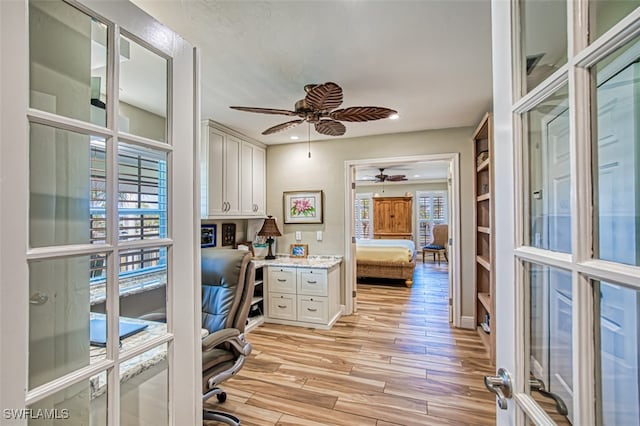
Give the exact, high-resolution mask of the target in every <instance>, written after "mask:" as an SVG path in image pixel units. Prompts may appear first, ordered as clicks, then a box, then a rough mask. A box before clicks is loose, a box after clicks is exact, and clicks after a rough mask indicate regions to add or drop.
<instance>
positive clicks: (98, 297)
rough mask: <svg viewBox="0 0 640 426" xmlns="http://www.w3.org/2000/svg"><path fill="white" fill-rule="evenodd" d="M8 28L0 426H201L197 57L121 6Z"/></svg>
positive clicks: (27, 9) (49, 10)
mask: <svg viewBox="0 0 640 426" xmlns="http://www.w3.org/2000/svg"><path fill="white" fill-rule="evenodd" d="M0 19H1V26H0V28H1V30H0V32H1V34H0V42H1V43H2V52H3V54H2V55H3V60H2V65H1V66H2V68H1V76H2V81H1V84H2V99H1V100H0V102H1V112H2V129H1V130H0V131H1V132H2V133H1V135H2V139H1V145H0V147H1V155H0V159H1V160H0V161H1V163H0V173H1V175H2V181H1V182H0V185H1V186H0V205H1V206H2V211H1V215H0V229H1V233H2V241H1V242H0V250H1V253H2V255H1V256H0V276H1V277H2V285H1V286H0V292H1V298H0V333H1V334H0V336H1V339H2V342H3V343H2V351H1V355H0V356H1V357H2V359H1V362H0V402H1V403H0V406H1V407H2V408H3V411H2V413H1V416H2V420H0V423H2V424H5V423H6V424H34V425H54V424H65V425H66V424H68V425H78V426H80V425H82V426H87V425H91V426H94V425H96V426H97V425H110V426H113V425H175V424H180V425H182V424H196V423H197V422H198V421H199V419H200V417H199V416H200V410H199V407H200V401H201V398H200V378H199V371H200V368H199V366H200V362H199V357H200V353H199V350H198V348H199V345H197V341H198V336H197V333H196V331H197V330H198V329H199V324H198V320H199V315H198V314H199V310H198V309H197V305H198V304H197V303H196V302H195V301H197V300H198V299H199V297H198V296H199V294H198V292H197V291H198V286H197V283H196V280H197V269H196V265H197V256H198V248H197V247H198V245H197V244H196V242H195V238H194V236H195V231H196V229H197V227H196V225H197V221H196V217H197V209H195V206H196V203H197V193H198V192H197V191H196V186H195V185H194V182H197V176H196V175H195V172H194V171H195V170H198V169H197V167H194V165H195V164H197V158H196V157H195V153H196V152H197V150H196V141H197V134H196V132H197V130H196V129H197V125H196V121H197V120H195V117H197V113H198V111H197V107H196V98H197V97H196V95H195V90H196V84H195V83H196V81H197V78H196V74H195V69H196V59H195V52H194V49H193V47H192V46H190V45H189V44H188V43H186V42H185V41H184V40H183V39H182V38H180V37H179V36H178V35H176V34H174V33H172V32H171V31H169V30H168V29H166V28H164V27H162V26H161V25H160V24H159V23H158V22H156V21H154V20H153V19H152V18H151V17H149V16H148V15H146V14H145V13H144V12H142V11H141V10H140V9H138V8H136V7H135V6H133V5H132V4H131V3H129V2H126V1H113V2H101V1H90V0H88V1H67V0H65V1H63V0H25V1H22V0H20V1H6V2H5V1H3V2H1V3H0ZM175 312H180V315H174V313H175ZM162 317H164V318H165V319H161V318H162ZM177 347H180V350H179V351H178V350H176V348H177Z"/></svg>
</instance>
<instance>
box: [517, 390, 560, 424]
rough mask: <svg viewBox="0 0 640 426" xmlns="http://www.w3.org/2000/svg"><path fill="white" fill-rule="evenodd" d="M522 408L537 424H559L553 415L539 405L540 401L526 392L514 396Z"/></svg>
mask: <svg viewBox="0 0 640 426" xmlns="http://www.w3.org/2000/svg"><path fill="white" fill-rule="evenodd" d="M513 398H514V399H515V401H516V402H517V403H518V405H519V406H520V408H522V410H523V411H524V412H525V413H526V414H527V415H528V416H529V418H530V419H535V424H536V426H557V425H556V422H554V421H553V420H552V419H551V417H549V415H548V414H547V413H546V412H545V411H544V410H543V409H542V408H540V406H539V405H538V403H537V402H536V401H535V400H534V399H533V398H531V396H529V395H527V394H525V393H517V394H515V395H514V396H513Z"/></svg>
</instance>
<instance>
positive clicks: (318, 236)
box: [316, 231, 322, 241]
mask: <svg viewBox="0 0 640 426" xmlns="http://www.w3.org/2000/svg"><path fill="white" fill-rule="evenodd" d="M316 240H318V241H322V231H318V232H316Z"/></svg>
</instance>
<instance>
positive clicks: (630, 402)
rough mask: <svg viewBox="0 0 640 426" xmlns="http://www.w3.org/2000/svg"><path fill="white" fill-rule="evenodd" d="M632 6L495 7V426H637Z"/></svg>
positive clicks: (639, 45)
mask: <svg viewBox="0 0 640 426" xmlns="http://www.w3.org/2000/svg"><path fill="white" fill-rule="evenodd" d="M638 6H640V2H638V1H587V0H580V1H577V0H576V1H569V0H564V1H561V0H558V1H531V0H512V1H509V2H506V1H502V0H494V1H493V2H492V29H493V71H494V121H495V128H496V132H495V142H494V143H495V146H496V160H495V163H496V164H499V165H500V167H497V168H496V171H495V173H496V193H497V194H496V223H499V224H500V225H501V226H500V227H498V228H497V229H496V242H497V245H496V252H497V256H496V257H497V259H498V262H497V263H496V287H497V289H496V292H497V294H496V306H497V307H499V309H498V312H497V314H498V315H497V317H496V326H497V330H496V332H497V335H496V340H497V347H498V350H497V359H496V365H497V367H503V368H505V369H506V370H508V371H509V372H510V386H507V385H506V382H509V380H508V378H507V375H506V374H504V373H503V374H501V375H499V376H496V377H494V378H490V380H489V382H488V386H489V387H492V385H494V386H493V387H494V389H495V388H499V389H500V390H504V391H506V390H507V388H509V390H510V391H511V395H509V392H502V393H503V394H504V398H502V402H503V404H501V408H504V410H501V409H498V410H497V420H498V424H499V425H507V424H516V425H526V424H561V425H570V424H573V425H607V426H608V425H622V424H624V425H640V356H639V355H638V354H639V353H640V350H639V348H640V346H639V343H640V326H639V324H640V131H639V129H640V66H639V65H638V63H639V62H640V9H638ZM514 212H515V215H514ZM503 384H504V386H503ZM505 403H506V404H505Z"/></svg>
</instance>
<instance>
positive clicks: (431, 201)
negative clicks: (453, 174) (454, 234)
mask: <svg viewBox="0 0 640 426" xmlns="http://www.w3.org/2000/svg"><path fill="white" fill-rule="evenodd" d="M416 200H417V204H418V206H417V207H418V208H417V209H416V214H417V218H416V220H417V225H418V226H417V229H418V241H417V242H416V245H417V246H418V247H423V246H425V245H427V244H428V243H429V242H431V238H432V236H431V230H432V229H433V226H434V225H437V224H439V223H447V217H448V212H447V210H448V207H447V192H446V191H418V192H417V193H416Z"/></svg>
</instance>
